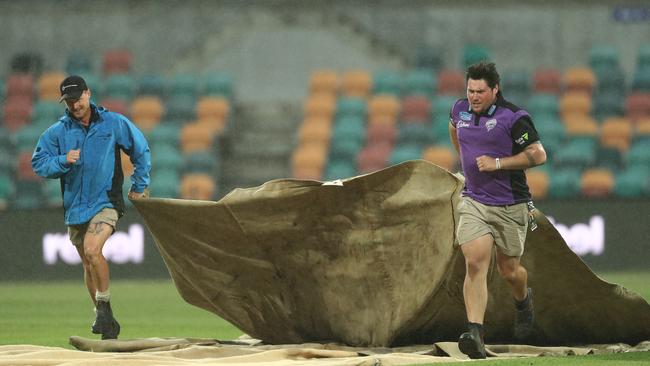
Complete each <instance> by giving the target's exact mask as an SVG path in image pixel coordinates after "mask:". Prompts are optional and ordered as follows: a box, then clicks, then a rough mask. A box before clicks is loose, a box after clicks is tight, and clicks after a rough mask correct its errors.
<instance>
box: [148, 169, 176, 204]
mask: <svg viewBox="0 0 650 366" xmlns="http://www.w3.org/2000/svg"><path fill="white" fill-rule="evenodd" d="M180 185H181V184H180V174H179V172H178V170H176V169H158V168H155V169H154V170H153V171H152V172H151V185H150V186H149V190H150V192H151V196H152V197H163V198H177V197H178V196H179V195H178V192H179V190H180Z"/></svg>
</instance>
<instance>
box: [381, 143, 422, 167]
mask: <svg viewBox="0 0 650 366" xmlns="http://www.w3.org/2000/svg"><path fill="white" fill-rule="evenodd" d="M421 158H422V145H420V144H404V145H401V144H400V145H397V146H395V147H394V148H393V151H391V153H390V157H389V158H388V164H389V165H395V164H399V163H401V162H404V161H408V160H415V159H421Z"/></svg>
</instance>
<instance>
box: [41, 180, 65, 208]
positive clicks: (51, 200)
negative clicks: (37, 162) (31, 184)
mask: <svg viewBox="0 0 650 366" xmlns="http://www.w3.org/2000/svg"><path fill="white" fill-rule="evenodd" d="M43 195H44V197H45V204H46V205H47V206H48V207H61V206H63V195H62V194H61V180H59V179H46V180H45V182H43Z"/></svg>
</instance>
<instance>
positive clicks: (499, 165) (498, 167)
mask: <svg viewBox="0 0 650 366" xmlns="http://www.w3.org/2000/svg"><path fill="white" fill-rule="evenodd" d="M495 161H496V163H497V170H501V159H499V158H496V159H495Z"/></svg>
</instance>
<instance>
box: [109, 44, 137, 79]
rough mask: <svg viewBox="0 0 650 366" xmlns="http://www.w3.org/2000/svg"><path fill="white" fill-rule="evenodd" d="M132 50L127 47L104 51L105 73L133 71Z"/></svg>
mask: <svg viewBox="0 0 650 366" xmlns="http://www.w3.org/2000/svg"><path fill="white" fill-rule="evenodd" d="M132 58H133V56H132V54H131V51H129V50H127V49H110V50H107V51H106V52H104V56H103V60H102V72H103V74H104V75H111V74H126V73H129V72H130V71H131V59H132Z"/></svg>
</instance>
